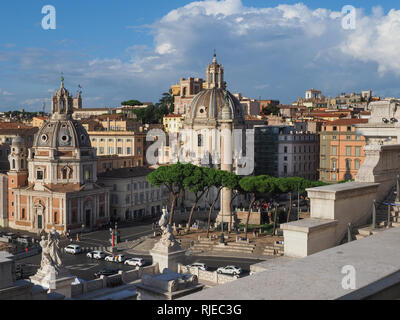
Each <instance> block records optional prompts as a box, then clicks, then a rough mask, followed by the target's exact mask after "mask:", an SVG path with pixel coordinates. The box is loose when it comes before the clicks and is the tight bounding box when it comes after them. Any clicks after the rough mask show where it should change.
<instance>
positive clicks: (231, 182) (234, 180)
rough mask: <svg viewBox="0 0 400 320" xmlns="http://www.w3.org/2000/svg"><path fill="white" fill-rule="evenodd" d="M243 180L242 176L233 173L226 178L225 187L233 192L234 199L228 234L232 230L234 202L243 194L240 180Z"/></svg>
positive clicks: (231, 205) (232, 199) (231, 206)
mask: <svg viewBox="0 0 400 320" xmlns="http://www.w3.org/2000/svg"><path fill="white" fill-rule="evenodd" d="M241 179H242V177H241V176H238V175H237V174H235V173H233V172H229V173H227V175H226V177H225V185H226V187H227V188H229V189H230V190H231V191H232V198H231V203H230V208H231V216H230V221H229V226H228V232H230V231H231V230H232V218H233V216H232V212H233V201H234V200H235V199H236V198H237V197H238V196H239V194H242V193H243V190H242V187H241V186H240V180H241Z"/></svg>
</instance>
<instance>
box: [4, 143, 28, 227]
mask: <svg viewBox="0 0 400 320" xmlns="http://www.w3.org/2000/svg"><path fill="white" fill-rule="evenodd" d="M27 153H28V149H27V148H26V145H25V142H24V140H23V139H22V138H21V137H20V136H18V137H16V138H14V139H13V141H12V144H11V152H10V155H9V156H8V160H9V161H10V171H8V173H7V174H8V206H9V208H8V215H9V216H8V219H9V221H14V219H15V218H16V212H17V211H16V201H15V196H14V192H13V191H12V189H17V188H21V187H24V186H26V185H27V184H28V169H27Z"/></svg>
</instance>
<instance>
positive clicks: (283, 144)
mask: <svg viewBox="0 0 400 320" xmlns="http://www.w3.org/2000/svg"><path fill="white" fill-rule="evenodd" d="M254 129H255V138H254V139H255V148H254V158H255V174H256V175H260V174H267V175H270V176H274V177H293V176H296V177H302V178H305V179H308V180H312V181H314V180H318V160H319V159H318V155H319V141H318V135H317V134H315V133H310V132H300V131H296V130H295V128H294V126H255V127H254Z"/></svg>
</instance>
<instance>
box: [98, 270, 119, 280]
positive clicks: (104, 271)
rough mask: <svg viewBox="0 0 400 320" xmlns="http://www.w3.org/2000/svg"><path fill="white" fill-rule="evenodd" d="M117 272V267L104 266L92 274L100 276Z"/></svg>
mask: <svg viewBox="0 0 400 320" xmlns="http://www.w3.org/2000/svg"><path fill="white" fill-rule="evenodd" d="M118 272H119V269H110V268H104V269H101V270H100V271H97V272H95V274H94V276H95V277H96V278H100V276H112V275H114V274H117V273H118Z"/></svg>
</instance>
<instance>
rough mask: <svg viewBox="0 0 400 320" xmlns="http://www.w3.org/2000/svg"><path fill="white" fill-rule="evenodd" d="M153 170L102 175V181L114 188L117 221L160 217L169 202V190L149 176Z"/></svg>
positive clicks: (112, 203) (112, 205)
mask: <svg viewBox="0 0 400 320" xmlns="http://www.w3.org/2000/svg"><path fill="white" fill-rule="evenodd" d="M152 171H153V169H150V168H146V167H135V168H122V169H115V170H113V171H108V172H104V173H101V174H99V179H100V181H101V183H102V184H103V185H104V186H106V187H109V188H110V189H111V194H110V210H111V211H110V212H111V217H112V218H113V219H116V220H123V221H127V220H142V219H145V218H149V217H156V216H158V215H159V214H160V213H161V209H162V206H163V205H166V204H167V202H168V199H169V198H168V192H167V191H166V190H164V189H162V188H158V187H154V186H152V185H151V184H150V183H149V182H148V181H147V179H146V177H147V175H148V174H150V173H151V172H152Z"/></svg>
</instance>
